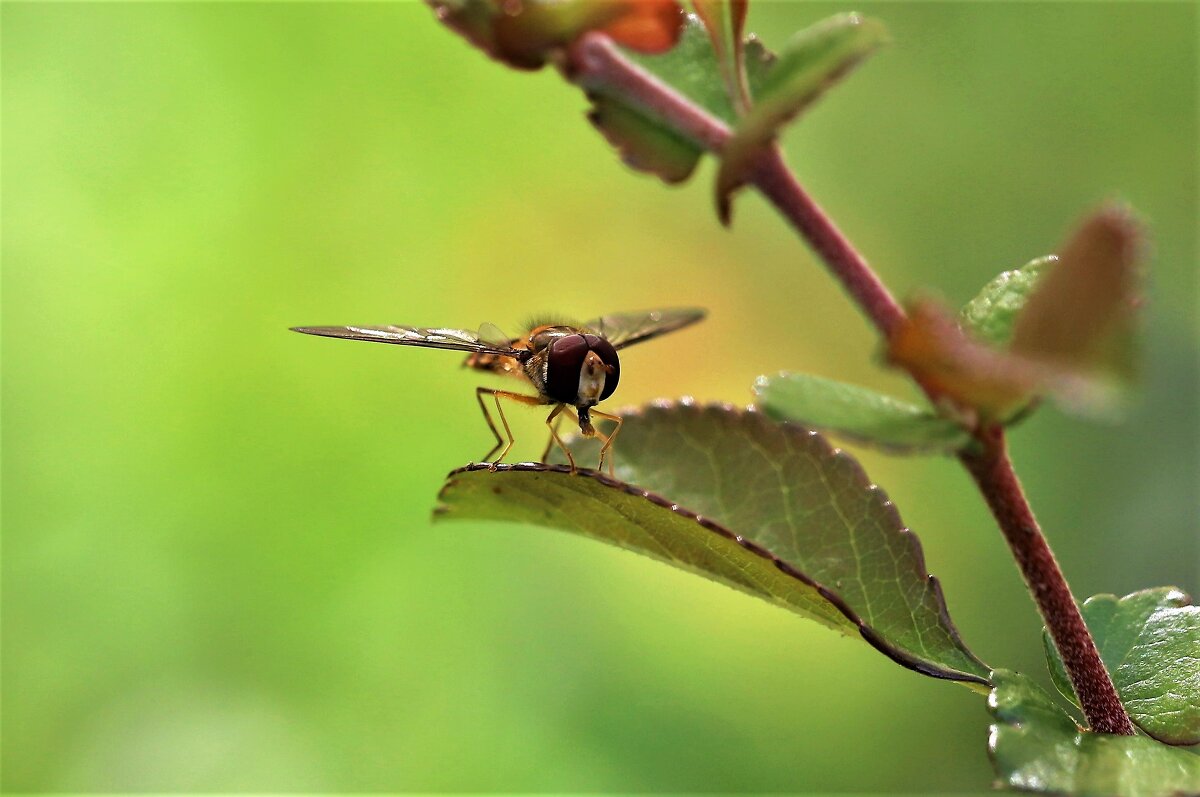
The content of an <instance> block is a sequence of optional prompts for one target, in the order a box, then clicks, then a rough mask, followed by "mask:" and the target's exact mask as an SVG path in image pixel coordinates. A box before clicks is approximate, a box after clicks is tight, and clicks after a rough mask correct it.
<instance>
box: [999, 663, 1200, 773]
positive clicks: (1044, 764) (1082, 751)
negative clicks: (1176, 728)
mask: <svg viewBox="0 0 1200 797" xmlns="http://www.w3.org/2000/svg"><path fill="white" fill-rule="evenodd" d="M992 684H993V685H994V687H995V688H994V689H993V690H992V693H991V695H990V696H989V697H988V709H989V711H991V713H992V716H993V717H994V718H995V719H996V722H995V723H993V724H992V726H991V729H990V733H989V735H988V752H989V753H990V754H991V757H992V764H993V766H994V767H995V769H996V773H997V774H998V775H999V776H1000V781H1001V783H1003V784H1004V785H1006V786H1009V787H1011V788H1014V789H1021V790H1024V791H1036V792H1053V793H1057V794H1073V795H1080V796H1087V795H1105V797H1110V796H1112V795H1116V797H1157V796H1158V795H1162V796H1163V797H1166V795H1174V794H1196V793H1198V792H1200V756H1195V755H1192V754H1191V753H1189V752H1187V751H1185V750H1180V749H1179V748H1176V747H1170V746H1168V745H1164V744H1161V743H1159V742H1156V741H1155V740H1153V739H1150V738H1147V737H1145V736H1108V735H1104V734H1098V733H1091V732H1088V731H1081V730H1080V729H1079V728H1078V727H1077V726H1076V725H1075V721H1074V720H1072V719H1071V718H1070V717H1069V716H1067V714H1066V713H1065V712H1064V711H1063V710H1062V709H1061V708H1059V707H1058V705H1057V704H1055V702H1054V700H1053V698H1051V697H1050V695H1048V694H1046V692H1045V691H1043V690H1042V689H1041V688H1040V687H1039V686H1038V685H1037V684H1035V683H1034V682H1033V681H1031V680H1030V679H1029V678H1026V677H1025V676H1023V675H1020V674H1019V673H1014V672H1008V671H1006V670H996V671H994V672H993V673H992Z"/></svg>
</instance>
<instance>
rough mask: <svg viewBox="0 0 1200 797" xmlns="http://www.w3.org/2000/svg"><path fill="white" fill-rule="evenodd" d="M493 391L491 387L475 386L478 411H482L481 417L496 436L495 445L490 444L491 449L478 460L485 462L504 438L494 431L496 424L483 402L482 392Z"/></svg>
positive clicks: (488, 392) (490, 393) (502, 442)
mask: <svg viewBox="0 0 1200 797" xmlns="http://www.w3.org/2000/svg"><path fill="white" fill-rule="evenodd" d="M495 392H496V391H494V390H492V389H491V388H486V387H477V388H475V399H476V400H477V401H478V402H479V411H480V412H482V413H483V419H484V420H485V421H487V425H488V428H489V429H491V430H492V434H493V435H495V437H496V445H494V446H492V447H491V449H489V450H488V452H487V453H486V454H484V455H483V459H482V460H480V461H481V462H487V461H488V460H489V459H491V457H492V454H495V453H496V451H498V450H499V448H500V446H502V445H504V440H503V439H502V438H501V437H500V433H499V432H497V431H496V424H494V423H492V414H491V413H490V412H488V409H487V405H486V404H484V403H483V394H484V393H487V394H488V395H489V396H490V395H492V394H493V393H495ZM501 417H503V416H501Z"/></svg>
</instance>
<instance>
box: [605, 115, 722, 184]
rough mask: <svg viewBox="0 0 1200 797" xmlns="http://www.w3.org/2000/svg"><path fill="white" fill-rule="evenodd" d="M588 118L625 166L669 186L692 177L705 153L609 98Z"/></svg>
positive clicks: (671, 131)
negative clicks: (652, 175) (619, 156)
mask: <svg viewBox="0 0 1200 797" xmlns="http://www.w3.org/2000/svg"><path fill="white" fill-rule="evenodd" d="M588 119H590V120H591V122H592V124H594V125H595V126H596V129H597V130H599V131H600V132H601V133H602V134H603V135H604V137H605V138H606V139H608V143H610V144H612V145H613V146H614V147H616V149H617V152H619V153H620V154H621V160H622V161H624V162H625V165H627V166H629V167H630V168H632V169H637V170H638V171H640V172H650V173H651V174H656V175H658V176H659V177H660V178H662V180H663V182H665V183H681V182H683V181H684V180H686V179H687V178H688V177H690V176H691V175H692V172H693V171H695V169H696V164H697V163H698V162H699V160H700V155H701V154H703V153H702V151H701V150H700V148H699V147H697V146H695V145H694V144H692V143H691V142H689V141H688V140H687V139H685V138H683V137H682V136H680V135H679V134H677V133H676V132H675V131H673V130H671V129H670V128H668V127H666V126H664V125H657V124H655V123H654V122H653V121H652V120H651V119H649V118H647V117H646V116H644V115H642V114H641V113H638V112H637V111H636V110H634V109H633V108H631V107H629V106H628V105H625V104H623V103H621V102H620V101H618V100H613V99H610V98H608V97H596V98H595V100H594V102H593V104H592V110H591V111H590V112H589V113H588Z"/></svg>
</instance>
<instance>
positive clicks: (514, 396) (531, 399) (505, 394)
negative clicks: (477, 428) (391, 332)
mask: <svg viewBox="0 0 1200 797" xmlns="http://www.w3.org/2000/svg"><path fill="white" fill-rule="evenodd" d="M484 393H487V394H488V395H490V396H491V397H492V400H493V401H494V402H495V404H496V412H498V413H500V423H501V424H502V425H503V426H504V434H505V436H506V437H507V438H508V442H507V443H503V441H502V440H501V438H500V433H499V432H497V431H496V425H495V424H494V423H492V418H491V415H489V414H488V411H487V410H486V409H484V411H483V415H484V417H485V418H487V421H488V428H489V429H491V430H492V434H494V435H496V445H495V446H493V448H492V450H491V451H489V452H488V453H487V454H486V455H485V456H484V459H485V460H487V459H488V458H489V457H491V455H492V453H493V452H495V450H496V449H497V448H500V446H501V444H502V443H503V445H504V448H503V450H502V451H501V452H500V455H499V456H497V457H496V458H495V459H494V460H492V462H491V465H490V469H491V470H493V471H494V470H495V469H496V466H497V465H499V464H500V461H501V460H502V459H504V455H505V454H507V453H508V450H509V449H510V448H512V447H513V443H514V442H515V441H514V440H513V434H512V429H509V428H508V418H506V417H504V408H503V407H501V406H500V399H502V398H506V399H509V400H511V401H517V402H520V403H521V404H529V405H532V406H534V407H536V406H538V405H540V404H544V403H545V402H544V401H542V399H540V398H538V397H537V396H526V395H523V394H521V393H510V392H509V391H507V390H493V389H491V388H487V387H480V388H476V389H475V396H476V397H477V398H478V399H479V406H480V407H483V394H484Z"/></svg>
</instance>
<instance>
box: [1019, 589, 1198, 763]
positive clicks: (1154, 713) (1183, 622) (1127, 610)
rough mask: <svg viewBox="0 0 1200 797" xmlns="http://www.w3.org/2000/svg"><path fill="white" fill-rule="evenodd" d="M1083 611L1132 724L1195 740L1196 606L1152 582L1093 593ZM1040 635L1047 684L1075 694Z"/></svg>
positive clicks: (1157, 734) (1175, 740) (1161, 735)
mask: <svg viewBox="0 0 1200 797" xmlns="http://www.w3.org/2000/svg"><path fill="white" fill-rule="evenodd" d="M1082 611H1083V619H1084V621H1085V622H1086V623H1087V626H1088V630H1089V631H1091V632H1092V638H1093V639H1095V640H1096V648H1097V649H1098V650H1099V651H1100V658H1101V659H1103V660H1104V666H1105V667H1106V668H1107V669H1108V671H1109V673H1110V674H1111V675H1112V679H1113V685H1115V686H1116V688H1117V693H1118V694H1119V695H1120V697H1121V702H1122V703H1123V704H1124V705H1125V709H1126V710H1127V711H1128V712H1129V716H1130V718H1131V719H1132V720H1133V721H1134V723H1136V724H1137V726H1138V727H1139V728H1141V729H1142V730H1144V731H1145V732H1146V733H1148V734H1150V735H1151V736H1153V737H1154V738H1156V739H1158V740H1159V741H1162V742H1166V743H1167V744H1197V743H1200V607H1197V606H1193V605H1192V601H1191V599H1190V598H1189V597H1188V596H1187V595H1186V594H1185V593H1184V592H1182V591H1180V590H1178V589H1175V588H1174V587H1159V588H1157V589H1147V590H1142V591H1140V592H1134V593H1132V594H1130V595H1126V596H1125V597H1123V598H1117V597H1116V596H1115V595H1094V596H1092V597H1091V598H1088V599H1087V600H1086V601H1084V602H1083V609H1082ZM1043 637H1044V641H1045V644H1046V662H1047V665H1048V666H1049V668H1050V675H1051V676H1052V677H1053V680H1054V685H1055V686H1057V687H1058V691H1060V692H1062V693H1063V695H1064V696H1066V697H1067V698H1068V699H1070V700H1075V699H1076V698H1075V693H1074V691H1073V690H1072V688H1071V681H1070V679H1069V678H1068V677H1067V673H1066V670H1065V669H1064V668H1063V664H1062V659H1061V658H1059V656H1058V651H1057V650H1055V649H1054V643H1053V642H1052V641H1051V640H1050V636H1049V634H1043Z"/></svg>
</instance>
